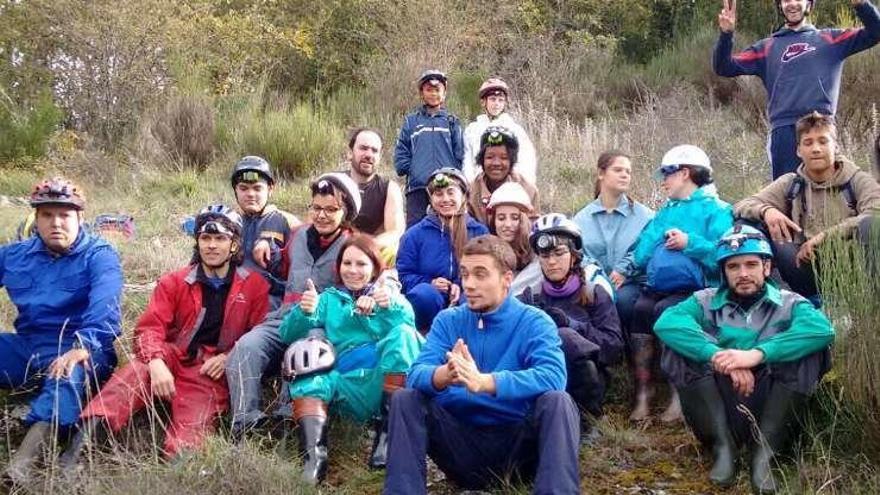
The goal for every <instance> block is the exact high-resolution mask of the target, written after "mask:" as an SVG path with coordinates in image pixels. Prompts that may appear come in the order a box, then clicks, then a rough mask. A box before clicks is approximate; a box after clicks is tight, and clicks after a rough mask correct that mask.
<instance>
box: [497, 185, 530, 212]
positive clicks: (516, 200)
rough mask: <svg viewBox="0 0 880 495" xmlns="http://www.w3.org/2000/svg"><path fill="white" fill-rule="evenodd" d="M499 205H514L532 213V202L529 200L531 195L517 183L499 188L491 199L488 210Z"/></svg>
mask: <svg viewBox="0 0 880 495" xmlns="http://www.w3.org/2000/svg"><path fill="white" fill-rule="evenodd" d="M498 205H513V206H518V207H520V208H521V209H522V210H524V211H527V212H530V211H532V200H531V199H530V198H529V193H527V192H526V190H525V189H524V188H523V186H521V185H520V184H518V183H516V182H505V183H504V184H501V185H500V186H498V189H496V190H495V192H493V193H492V196H491V197H490V198H489V204H487V205H486V209H487V210H491V209H493V208H495V207H496V206H498Z"/></svg>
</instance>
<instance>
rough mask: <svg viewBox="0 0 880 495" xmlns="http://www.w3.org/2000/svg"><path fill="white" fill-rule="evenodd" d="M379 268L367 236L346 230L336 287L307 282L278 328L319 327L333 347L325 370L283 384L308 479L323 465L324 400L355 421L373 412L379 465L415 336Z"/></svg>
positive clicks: (296, 331)
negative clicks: (287, 388)
mask: <svg viewBox="0 0 880 495" xmlns="http://www.w3.org/2000/svg"><path fill="white" fill-rule="evenodd" d="M383 269H384V266H383V262H382V258H381V256H380V254H379V248H378V247H377V245H376V243H375V241H373V240H372V238H371V237H369V236H365V235H356V236H352V237H351V238H349V239H348V240H346V242H345V243H344V244H343V246H342V248H341V250H340V254H339V257H338V258H337V260H336V273H337V282H338V284H337V286H336V287H330V288H327V289H326V290H324V292H322V293H321V294H320V295H318V293H317V291H316V290H315V289H314V286H313V284H311V281H309V282H307V287H306V292H305V293H303V297H302V300H301V301H300V303H299V304H297V305H296V306H295V307H294V308H293V309H292V310H291V311H290V313H289V314H288V315H287V317H286V318H285V319H284V322H283V323H282V324H281V327H280V328H279V332H280V335H281V339H282V340H283V341H284V342H285V343H291V342H294V341H297V340H300V339H306V338H309V339H314V338H316V337H314V336H313V333H311V331H312V330H313V329H315V328H322V329H323V332H324V335H325V338H326V341H328V342H329V343H330V344H332V346H333V348H334V350H335V353H336V362H335V364H334V365H333V367H332V368H331V369H329V370H325V371H320V372H313V373H308V374H303V375H301V376H297V377H295V378H294V379H293V381H292V382H291V384H290V396H291V398H292V399H293V415H294V418H295V419H296V420H297V422H298V423H299V426H300V428H299V431H300V447H301V449H303V450H304V451H305V452H304V455H305V460H304V462H303V479H304V480H305V481H307V482H309V483H311V484H315V483H317V482H319V481H320V480H321V479H322V478H323V476H324V474H325V472H326V465H327V446H326V445H327V442H326V438H327V408H328V405H330V404H332V406H333V408H334V410H336V411H337V412H339V413H340V414H342V415H344V416H348V417H351V418H353V419H355V420H358V421H366V420H368V419H370V418H376V423H377V425H376V428H377V431H376V437H375V440H374V443H373V452H372V454H371V458H370V466H371V467H384V465H385V454H386V443H385V437H386V432H387V415H388V407H389V405H390V399H391V394H392V393H393V392H395V391H396V390H398V389H399V388H401V387H402V386H403V385H404V383H405V380H406V372H407V371H408V370H409V368H410V365H411V364H412V363H413V362H414V361H415V359H416V357H418V354H419V351H420V350H421V346H422V342H423V339H422V337H421V335H419V333H418V332H417V331H416V328H415V320H414V316H413V310H412V307H411V306H410V304H409V302H407V300H406V298H405V297H403V295H401V294H400V290H399V286H398V284H397V282H396V281H395V280H393V279H390V278H387V277H384V276H383V277H380V274H382V272H383ZM307 336H308V337H307ZM317 338H320V337H317ZM310 357H312V356H310ZM285 361H287V357H285Z"/></svg>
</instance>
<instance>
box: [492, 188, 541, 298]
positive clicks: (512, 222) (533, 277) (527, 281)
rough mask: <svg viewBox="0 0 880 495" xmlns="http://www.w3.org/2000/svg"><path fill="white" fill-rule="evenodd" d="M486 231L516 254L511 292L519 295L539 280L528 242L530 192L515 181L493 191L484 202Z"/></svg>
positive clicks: (535, 262)
mask: <svg viewBox="0 0 880 495" xmlns="http://www.w3.org/2000/svg"><path fill="white" fill-rule="evenodd" d="M486 213H487V217H488V226H489V233H491V234H494V235H497V236H498V237H500V238H501V240H503V241H504V242H506V243H508V244H510V247H511V248H512V249H513V252H514V254H516V270H514V278H513V283H512V284H511V285H510V293H511V294H513V295H514V296H517V295H519V294H520V293H522V291H523V290H525V288H526V287H528V286H530V285H533V284H535V283H538V282H539V281H540V280H541V267H540V266H539V265H538V260H537V259H536V258H535V253H534V252H533V251H532V248H531V246H530V245H529V232H530V230H531V228H532V221H531V220H530V219H529V217H530V216H531V215H533V214H534V209H533V208H532V201H531V199H529V194H528V193H527V192H526V190H525V189H523V187H522V186H521V185H519V184H518V183H516V182H505V183H504V184H501V186H500V187H499V188H498V189H496V190H495V192H493V193H492V196H491V197H490V198H489V204H488V205H486Z"/></svg>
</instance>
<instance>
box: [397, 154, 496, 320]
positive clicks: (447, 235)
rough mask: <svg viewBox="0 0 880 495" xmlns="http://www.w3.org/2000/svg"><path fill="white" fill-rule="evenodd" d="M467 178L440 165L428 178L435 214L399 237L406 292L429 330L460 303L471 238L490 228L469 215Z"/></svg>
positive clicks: (400, 271)
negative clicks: (464, 255) (461, 271)
mask: <svg viewBox="0 0 880 495" xmlns="http://www.w3.org/2000/svg"><path fill="white" fill-rule="evenodd" d="M467 190H468V187H467V182H466V181H465V178H464V175H463V174H462V173H461V172H460V171H459V170H458V169H455V168H441V169H437V170H435V171H434V173H433V174H431V176H430V177H429V178H428V194H429V197H430V199H431V213H430V214H429V215H428V216H427V217H425V218H423V219H422V220H421V221H419V223H417V224H415V225H413V226H412V227H410V228H409V229H408V230H407V231H406V232H405V233H404V234H403V238H402V239H401V240H400V250H399V251H398V253H397V271H398V273H399V274H400V281H401V282H402V283H403V292H404V294H406V298H407V299H408V300H409V302H410V304H412V306H413V310H414V311H415V313H416V327H417V328H418V329H419V331H420V332H422V333H424V332H426V331H427V330H428V328H430V326H431V322H432V321H434V317H435V316H436V315H437V313H439V312H440V310H441V309H443V308H446V307H448V306H454V305H456V304H458V302H459V298H460V297H461V285H460V284H459V279H458V261H457V260H459V259H461V250H462V249H463V248H464V245H465V243H467V241H468V239H470V238H473V237H476V236H478V235H482V234H485V233H487V232H488V230H487V229H486V226H485V225H483V224H481V223H479V222H477V221H476V220H474V219H473V218H472V217H471V216H470V215H468V214H467V211H466V209H465V198H467Z"/></svg>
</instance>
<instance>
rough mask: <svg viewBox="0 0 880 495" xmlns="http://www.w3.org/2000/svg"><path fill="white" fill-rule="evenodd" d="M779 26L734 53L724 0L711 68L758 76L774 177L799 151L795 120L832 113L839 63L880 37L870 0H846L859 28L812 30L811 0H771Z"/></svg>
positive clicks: (732, 24) (729, 0)
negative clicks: (780, 19) (781, 21)
mask: <svg viewBox="0 0 880 495" xmlns="http://www.w3.org/2000/svg"><path fill="white" fill-rule="evenodd" d="M775 3H776V8H777V9H778V10H779V13H780V14H781V15H782V17H783V18H784V19H785V24H784V25H783V27H782V28H781V29H780V30H778V31H776V32H775V33H773V35H772V36H770V37H769V38H764V39H762V40H760V41H758V42H756V43H755V44H753V45H751V46H750V47H748V48H746V49H745V50H743V51H741V52H739V53H737V54H736V55H734V54H733V33H734V31H735V30H736V0H724V7H723V9H722V10H721V13H720V14H718V27H719V28H720V30H721V34H720V35H719V37H718V42H717V43H716V44H715V52H714V54H713V56H712V67H713V68H714V69H715V73H716V74H718V75H719V76H724V77H736V76H758V77H760V78H761V82H763V83H764V88H765V89H766V90H767V97H768V103H767V117H768V118H769V120H770V128H771V131H770V136H769V137H768V146H767V149H768V151H769V154H770V163H771V167H772V169H773V179H774V180H775V179H778V178H779V177H780V176H782V175H783V174H786V173H788V172H794V171H795V169H796V168H797V166H798V165H799V164H800V162H801V160H800V158H798V156H797V136H796V135H795V122H797V120H798V119H799V118H801V116H803V115H806V114H808V113H810V112H813V111H817V112H819V113H822V114H824V115H831V116H832V117H833V116H834V114H835V113H837V99H838V97H839V96H840V76H841V74H842V73H843V62H844V61H845V60H846V58H847V57H849V56H850V55H854V54H856V53H859V52H861V51H863V50H867V49H868V48H871V47H872V46H874V45H876V44H877V42H878V41H880V12H878V10H877V7H875V6H874V5H872V4H871V2H869V1H868V0H850V4H851V5H852V7H853V9H854V10H855V14H856V16H857V17H858V18H859V20H860V21H862V23H863V24H864V27H863V28H849V29H816V28H815V27H814V26H813V25H812V24H811V23H810V22H809V15H810V13H811V12H812V10H813V8H814V0H775Z"/></svg>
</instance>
